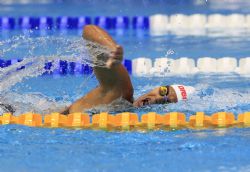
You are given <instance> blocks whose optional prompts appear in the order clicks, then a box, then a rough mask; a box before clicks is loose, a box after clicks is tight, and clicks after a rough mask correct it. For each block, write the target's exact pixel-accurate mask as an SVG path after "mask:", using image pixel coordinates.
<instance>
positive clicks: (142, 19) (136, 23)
mask: <svg viewBox="0 0 250 172" xmlns="http://www.w3.org/2000/svg"><path fill="white" fill-rule="evenodd" d="M132 23H133V28H134V29H149V17H146V16H137V17H133V22H132Z"/></svg>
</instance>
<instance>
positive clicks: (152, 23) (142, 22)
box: [0, 14, 250, 31]
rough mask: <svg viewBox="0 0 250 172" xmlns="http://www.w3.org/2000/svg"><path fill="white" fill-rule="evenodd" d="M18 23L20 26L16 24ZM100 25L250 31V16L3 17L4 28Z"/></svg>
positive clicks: (106, 27) (69, 27) (0, 25)
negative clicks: (249, 29)
mask: <svg viewBox="0 0 250 172" xmlns="http://www.w3.org/2000/svg"><path fill="white" fill-rule="evenodd" d="M16 23H18V25H16ZM92 23H93V24H96V25H98V26H100V27H102V28H105V29H128V28H133V29H146V30H147V29H150V30H152V31H165V30H175V29H178V28H183V29H184V28H185V29H191V30H193V29H194V28H199V29H201V28H202V29H210V28H250V14H230V15H222V14H210V15H204V14H192V15H184V14H172V15H165V14H155V15H151V16H134V17H128V16H115V17H110V16H97V17H93V18H91V17H87V16H79V17H72V16H59V17H56V18H53V17H33V16H27V17H25V16H24V17H20V18H19V19H15V18H14V17H0V29H7V30H8V29H9V30H11V29H18V28H21V29H51V28H58V29H82V27H83V26H84V25H86V24H92Z"/></svg>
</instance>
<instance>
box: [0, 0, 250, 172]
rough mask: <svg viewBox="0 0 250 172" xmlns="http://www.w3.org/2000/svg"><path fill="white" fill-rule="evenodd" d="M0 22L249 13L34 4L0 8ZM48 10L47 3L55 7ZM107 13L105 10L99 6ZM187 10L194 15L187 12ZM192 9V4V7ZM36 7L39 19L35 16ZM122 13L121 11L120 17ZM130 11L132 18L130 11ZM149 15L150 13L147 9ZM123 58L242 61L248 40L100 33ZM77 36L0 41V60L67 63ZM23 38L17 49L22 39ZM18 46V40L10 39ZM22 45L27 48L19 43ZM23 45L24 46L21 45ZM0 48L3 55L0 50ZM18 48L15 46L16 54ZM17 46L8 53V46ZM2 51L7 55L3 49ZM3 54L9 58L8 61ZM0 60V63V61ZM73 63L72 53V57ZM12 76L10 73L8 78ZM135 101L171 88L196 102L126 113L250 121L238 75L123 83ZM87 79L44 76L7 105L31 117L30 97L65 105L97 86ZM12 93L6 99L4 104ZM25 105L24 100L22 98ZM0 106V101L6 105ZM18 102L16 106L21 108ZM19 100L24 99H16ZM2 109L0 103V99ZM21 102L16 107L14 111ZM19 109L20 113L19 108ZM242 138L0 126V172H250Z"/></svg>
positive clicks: (240, 6) (242, 35)
mask: <svg viewBox="0 0 250 172" xmlns="http://www.w3.org/2000/svg"><path fill="white" fill-rule="evenodd" d="M3 2H5V1H1V0H0V8H1V10H0V15H2V16H3V15H8V16H16V17H19V16H23V15H32V16H42V15H44V14H46V15H50V16H59V15H75V16H79V15H86V14H88V15H91V16H97V15H131V16H133V15H151V14H155V13H165V14H172V13H180V12H181V13H185V14H192V13H206V14H209V13H215V12H218V13H222V14H229V13H232V12H234V13H249V9H250V8H249V3H247V2H245V1H238V2H237V3H235V2H233V1H230V2H228V3H226V5H225V4H224V5H218V2H216V1H208V2H206V1H205V0H204V1H200V2H202V3H201V5H197V3H198V2H199V1H179V2H178V3H177V2H176V1H167V2H166V1H159V2H158V3H155V2H154V3H152V1H150V0H144V1H138V2H134V1H112V0H110V1H105V2H104V1H98V2H97V1H86V2H85V3H82V2H81V3H79V1H73V2H71V1H70V2H69V1H46V3H43V4H40V3H38V2H36V3H34V2H33V3H32V4H30V3H28V4H26V5H25V4H21V3H17V4H14V5H13V4H8V5H6V4H4V3H3ZM55 2H56V3H55ZM106 3H107V4H108V5H107V6H105V5H104V4H106ZM195 4H196V5H195ZM198 4H200V3H198ZM37 5H39V7H40V8H39V9H37V10H34V7H36V6H37ZM121 6H122V7H123V8H122V9H121V8H120V7H121ZM136 6H139V7H140V8H137V7H136ZM149 7H150V8H149ZM109 32H110V34H111V35H112V36H113V37H114V39H115V40H117V42H118V43H119V44H121V45H123V46H124V49H125V58H127V59H134V58H137V57H141V56H144V57H148V58H151V59H155V58H157V57H164V56H166V55H167V52H168V51H169V50H172V51H173V52H174V54H171V55H169V56H170V57H171V58H178V57H182V56H186V57H190V58H194V59H197V58H199V57H203V56H210V57H216V58H219V57H224V56H232V57H235V58H237V59H239V58H241V57H247V56H250V50H249V43H250V39H249V38H250V37H249V31H247V30H243V31H240V30H231V31H230V30H221V31H217V32H216V33H212V34H211V33H207V34H205V35H200V36H199V35H198V36H197V35H196V36H194V35H186V36H185V35H178V34H174V33H166V34H163V35H158V36H155V35H152V34H151V33H150V32H149V31H145V32H137V31H131V30H130V31H125V32H124V33H122V34H118V33H117V32H116V31H114V30H113V31H109ZM80 35H81V33H80V32H79V31H69V32H67V33H65V32H61V31H58V30H52V31H48V32H46V33H41V32H39V31H35V32H31V33H29V32H28V33H27V32H25V33H24V32H23V31H20V30H16V31H9V32H3V31H0V46H1V48H2V49H0V54H1V56H4V58H6V59H11V58H25V57H26V58H39V57H40V56H41V55H55V54H59V55H58V58H60V56H63V55H69V53H68V52H66V50H67V51H68V47H70V46H71V45H74V44H75V43H76V45H78V44H77V42H78V40H80V39H81V38H80ZM23 36H24V39H21V38H22V37H23ZM16 38H20V39H16ZM27 38H29V40H28V39H27ZM27 40H28V41H27ZM1 43H2V44H3V45H1ZM17 43H19V44H20V45H19V44H17ZM14 45H16V46H14ZM10 47H11V48H10ZM8 48H10V50H9V51H7V50H8ZM3 51H4V53H3ZM70 52H71V53H77V50H74V49H73V50H71V51H70ZM17 75H18V73H17ZM131 79H132V83H133V86H134V90H135V95H134V97H135V98H137V97H139V96H140V95H141V94H143V93H146V92H147V91H148V90H150V89H152V88H154V87H156V86H159V85H166V84H172V83H181V84H186V85H192V86H194V87H196V89H197V94H196V95H194V96H193V97H192V98H191V99H190V100H189V101H188V102H186V103H183V102H180V103H178V104H171V105H152V106H147V107H144V108H141V109H132V111H133V112H136V113H138V114H139V115H141V114H143V113H147V112H150V111H156V112H158V113H160V114H164V113H167V112H170V111H180V112H184V113H185V114H186V115H187V118H188V117H189V116H190V115H192V114H193V113H195V112H196V111H204V112H206V113H207V114H209V115H210V114H212V113H214V112H218V111H230V112H233V113H234V114H235V116H237V114H239V113H242V112H245V111H250V105H249V102H250V80H249V77H243V76H239V75H237V74H228V75H214V74H210V75H207V74H195V75H179V76H167V77H164V78H162V77H135V76H131ZM97 84H98V83H97V81H96V79H95V77H94V76H89V75H84V76H73V75H66V76H58V75H46V76H38V77H31V78H26V79H24V80H22V81H21V82H18V83H17V84H15V85H14V86H12V87H11V88H9V90H8V92H7V93H6V95H2V93H1V94H0V95H1V96H6V97H7V98H8V99H12V101H13V102H15V103H16V104H17V105H20V106H21V109H25V108H27V107H28V108H30V109H32V108H34V109H36V108H37V107H36V106H35V105H34V104H35V103H34V104H32V101H33V102H35V101H34V100H36V99H35V98H34V97H33V96H32V95H37V94H40V95H42V97H41V98H42V99H43V100H44V97H46V99H50V100H53V102H61V101H64V102H72V101H74V100H76V99H77V98H79V97H81V96H82V95H84V94H86V93H87V92H88V91H89V90H91V89H92V88H94V87H95V86H96V85H97ZM13 93H15V97H14V98H13V96H12V94H13ZM27 95H30V96H27ZM6 97H4V98H6ZM20 97H21V98H20ZM22 97H25V98H23V99H22ZM1 99H2V97H1ZM20 102H21V103H20ZM19 103H20V104H19ZM249 142H250V129H248V128H231V129H216V130H203V131H195V130H179V131H171V132H169V131H156V132H145V133H141V132H104V131H90V130H69V129H47V128H30V127H24V126H17V125H8V126H0V166H1V168H0V171H38V172H42V171H124V172H125V171H237V172H238V171H246V172H247V171H249V170H250V165H249V164H250V158H249V154H250V149H249Z"/></svg>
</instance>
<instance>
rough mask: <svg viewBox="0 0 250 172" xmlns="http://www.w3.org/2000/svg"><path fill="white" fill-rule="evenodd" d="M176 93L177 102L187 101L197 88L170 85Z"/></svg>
mask: <svg viewBox="0 0 250 172" xmlns="http://www.w3.org/2000/svg"><path fill="white" fill-rule="evenodd" d="M170 86H171V87H172V88H173V89H174V90H175V93H176V96H177V101H180V100H187V99H188V98H189V97H190V95H191V94H193V93H194V92H195V88H194V87H191V86H185V85H170Z"/></svg>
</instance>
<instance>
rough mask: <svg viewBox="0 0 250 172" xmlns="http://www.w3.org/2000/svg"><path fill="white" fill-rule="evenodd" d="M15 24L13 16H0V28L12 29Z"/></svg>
mask: <svg viewBox="0 0 250 172" xmlns="http://www.w3.org/2000/svg"><path fill="white" fill-rule="evenodd" d="M15 24H16V22H15V19H14V18H13V17H0V29H14V28H15Z"/></svg>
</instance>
